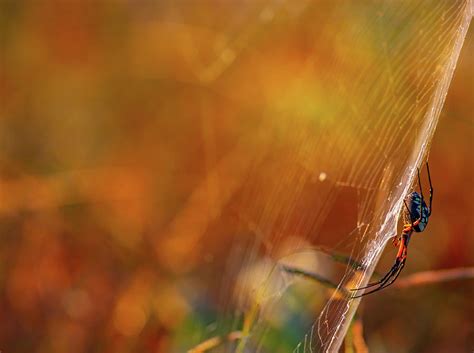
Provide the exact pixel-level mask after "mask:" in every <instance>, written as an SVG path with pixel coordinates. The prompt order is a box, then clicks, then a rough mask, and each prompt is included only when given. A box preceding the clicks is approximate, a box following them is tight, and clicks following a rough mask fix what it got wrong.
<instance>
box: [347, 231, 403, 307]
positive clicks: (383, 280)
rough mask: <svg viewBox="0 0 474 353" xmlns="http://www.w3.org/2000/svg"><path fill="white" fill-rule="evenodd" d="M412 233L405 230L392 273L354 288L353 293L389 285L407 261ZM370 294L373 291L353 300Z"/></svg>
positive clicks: (389, 272)
mask: <svg viewBox="0 0 474 353" xmlns="http://www.w3.org/2000/svg"><path fill="white" fill-rule="evenodd" d="M411 233H412V230H411V229H410V230H407V232H406V233H405V230H404V232H403V233H402V241H401V243H400V247H399V249H398V254H397V259H396V260H395V264H394V265H393V266H392V268H391V269H390V271H388V272H387V274H386V275H385V276H383V277H382V278H381V279H380V280H379V281H377V282H373V283H369V284H368V285H366V286H364V287H359V288H353V289H351V291H359V290H362V289H367V288H370V287H373V286H376V285H380V287H383V286H384V285H385V284H386V283H387V281H389V280H390V278H391V277H392V276H393V275H394V274H395V273H396V272H397V271H398V268H399V267H398V266H400V263H402V262H403V263H405V260H406V258H407V248H408V242H409V241H410V237H411ZM398 274H399V273H398ZM398 274H397V275H396V276H397V277H398ZM369 293H372V291H370V292H367V293H364V294H362V295H360V296H355V297H353V298H358V297H361V296H363V295H365V294H369Z"/></svg>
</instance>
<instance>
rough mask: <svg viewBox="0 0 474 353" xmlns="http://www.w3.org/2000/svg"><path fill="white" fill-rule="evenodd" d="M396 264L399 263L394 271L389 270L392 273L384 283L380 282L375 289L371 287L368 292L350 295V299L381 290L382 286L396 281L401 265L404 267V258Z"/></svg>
mask: <svg viewBox="0 0 474 353" xmlns="http://www.w3.org/2000/svg"><path fill="white" fill-rule="evenodd" d="M398 264H399V265H398V267H397V269H396V271H395V272H392V271H390V272H392V275H391V276H390V277H389V278H387V279H386V280H385V282H384V283H382V284H380V286H379V287H377V288H375V289H373V290H370V291H368V292H365V293H362V294H359V295H356V296H352V299H355V298H360V297H363V296H366V295H368V294H371V293H375V292H378V291H379V290H382V289H384V288H387V287H388V286H390V285H391V284H393V282H395V281H396V279H397V278H398V276H399V275H400V273H401V272H402V269H403V267H405V259H403V260H401V261H400V262H399V263H398ZM392 277H393V278H392ZM390 278H392V280H390ZM389 280H390V282H389Z"/></svg>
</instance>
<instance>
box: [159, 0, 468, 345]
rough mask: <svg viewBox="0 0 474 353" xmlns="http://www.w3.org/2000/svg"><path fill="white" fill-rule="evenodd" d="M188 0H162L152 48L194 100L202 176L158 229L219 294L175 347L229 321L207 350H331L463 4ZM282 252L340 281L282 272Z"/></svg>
mask: <svg viewBox="0 0 474 353" xmlns="http://www.w3.org/2000/svg"><path fill="white" fill-rule="evenodd" d="M187 4H188V3H187V2H182V3H180V2H177V3H175V4H173V5H165V4H164V5H162V6H163V9H161V13H162V14H163V19H162V20H161V21H160V24H159V26H160V27H161V31H160V32H161V33H162V35H163V38H161V39H163V41H164V42H166V44H163V45H164V46H165V48H166V49H167V50H165V51H163V52H164V53H167V54H166V55H164V56H163V57H161V58H160V60H161V61H162V62H163V65H164V67H166V68H168V70H166V72H167V75H168V76H167V77H165V80H166V82H168V83H169V86H170V87H173V88H175V87H176V86H179V87H185V89H186V90H187V91H186V92H187V96H185V98H184V99H187V100H186V101H184V102H189V101H192V102H193V103H196V102H197V103H196V106H197V107H199V111H198V112H197V113H196V114H197V115H198V116H199V121H200V124H201V125H200V126H199V129H198V130H199V133H200V134H201V136H202V151H201V152H200V153H201V154H202V158H203V160H204V164H205V169H206V173H205V174H204V176H203V177H202V179H201V180H200V181H199V182H198V184H197V186H196V187H195V189H194V190H193V191H192V192H191V193H190V195H189V199H188V201H187V203H186V205H185V207H184V208H183V209H181V210H180V211H179V212H178V213H177V215H176V217H175V219H174V220H173V221H172V222H171V225H170V226H169V229H168V230H167V232H166V234H165V237H164V239H165V240H164V241H165V242H166V241H167V240H166V239H168V241H173V242H175V243H176V244H178V243H179V244H192V246H196V247H199V248H200V249H201V254H202V258H201V259H198V260H197V261H198V262H199V263H200V268H201V270H200V271H198V272H197V273H196V274H195V276H194V280H195V281H198V282H199V283H200V287H201V288H202V291H201V293H200V295H201V296H202V297H205V298H207V299H208V300H209V298H212V299H214V301H215V302H217V303H218V304H217V305H215V306H214V305H211V304H208V305H210V306H212V309H210V311H212V312H213V313H214V314H213V315H211V319H210V321H211V322H212V324H211V325H209V326H207V327H206V328H205V329H203V330H201V331H200V332H198V333H196V332H194V333H193V335H190V337H191V338H190V339H189V341H188V345H189V346H187V348H189V347H192V346H194V345H196V344H198V343H199V342H202V341H204V340H206V339H208V338H210V337H215V336H218V335H225V334H226V333H228V332H234V331H239V332H240V333H241V335H242V339H240V340H239V341H238V343H235V342H234V343H229V344H227V345H223V346H221V347H220V349H221V350H225V351H237V352H254V351H259V352H266V351H277V347H278V351H282V352H284V351H296V352H302V353H306V352H322V351H327V352H335V351H338V349H339V347H340V345H341V343H342V340H343V338H344V335H345V333H346V331H347V329H348V326H349V324H350V322H351V319H352V316H353V315H354V312H355V310H356V309H357V305H358V303H359V300H349V295H348V294H347V291H345V289H348V288H354V287H358V286H364V285H365V284H366V283H367V282H368V280H369V278H370V277H371V275H372V273H373V270H374V267H375V265H376V264H377V261H378V259H379V258H380V256H381V254H382V251H383V249H384V247H385V244H386V243H387V240H389V239H390V238H391V237H393V236H394V235H395V234H397V224H398V219H399V214H400V211H401V207H402V205H403V198H404V196H405V195H406V194H407V193H408V192H409V190H410V188H411V186H412V183H413V180H414V178H415V176H416V168H417V167H421V166H422V165H423V162H424V161H425V160H427V155H428V153H429V147H430V142H431V139H432V137H433V134H434V131H435V128H436V124H437V121H438V117H439V115H440V111H441V108H442V105H443V102H444V99H445V96H446V93H447V89H448V86H449V83H450V80H451V77H452V75H453V71H454V68H455V64H456V61H457V58H458V56H459V53H460V49H461V47H462V44H463V40H464V37H465V34H466V31H467V28H468V26H469V23H470V20H471V17H472V12H473V4H472V2H471V1H469V0H459V1H446V2H445V1H434V0H423V1H388V0H387V1H380V2H370V1H366V2H346V1H343V2H337V3H334V4H332V3H331V2H328V1H297V2H294V1H285V0H280V1H276V0H274V1H268V0H267V1H263V0H262V1H252V2H225V1H207V2H202V3H200V4H199V6H188V5H187ZM174 67H175V68H178V67H179V70H172V68H174ZM170 68H171V69H170ZM183 68H184V69H183ZM164 72H165V70H164ZM175 103H178V102H175ZM183 104H186V103H183ZM171 106H173V105H172V104H171ZM175 106H176V105H175ZM172 114H174V115H175V116H176V117H177V119H181V121H183V124H186V123H187V124H195V122H194V121H193V119H194V117H187V116H183V114H182V112H180V111H179V110H174V111H173V112H172ZM433 179H435V178H433ZM170 239H171V240H170ZM223 239H224V240H223ZM223 244H224V245H223ZM308 249H313V250H308ZM337 252H341V253H344V254H345V255H346V256H347V257H348V258H349V259H350V260H351V261H350V263H349V264H346V265H341V264H337V263H335V262H334V261H332V260H331V259H330V256H328V254H334V253H337ZM354 263H356V264H357V265H354ZM283 264H285V265H287V264H291V265H297V266H301V267H304V268H305V269H307V270H308V271H312V272H314V273H318V274H320V275H321V276H322V277H324V278H331V280H330V281H329V282H331V281H332V282H334V283H336V284H337V287H338V288H340V290H334V289H327V288H324V287H321V288H316V289H315V288H314V286H311V285H308V284H305V283H300V284H299V285H298V284H295V282H296V280H295V277H294V276H291V275H290V274H288V273H285V271H283V270H282V265H283ZM298 282H299V281H298ZM308 293H310V294H308ZM295 298H296V299H298V303H297V304H295ZM302 298H304V299H305V300H301V299H302ZM209 301H211V300H209ZM193 310H195V311H196V312H197V311H199V308H198V304H196V307H195V308H193ZM291 330H294V331H296V333H294V334H292V335H290V334H288V332H289V331H291ZM293 337H298V338H297V340H296V341H295V339H294V338H293ZM275 342H276V343H275Z"/></svg>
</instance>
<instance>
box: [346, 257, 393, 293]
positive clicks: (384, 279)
mask: <svg viewBox="0 0 474 353" xmlns="http://www.w3.org/2000/svg"><path fill="white" fill-rule="evenodd" d="M397 267H398V261H396V262H395V264H394V265H393V266H392V268H391V269H390V271H388V272H387V273H386V274H385V276H383V277H382V278H381V279H380V280H379V281H377V282H372V283H369V284H368V285H366V286H364V287H359V288H352V289H351V291H359V290H362V289H366V288H370V287H373V286H377V285H383V284H384V283H385V282H386V281H387V280H388V279H389V278H390V277H391V276H392V275H393V273H394V272H396V270H397Z"/></svg>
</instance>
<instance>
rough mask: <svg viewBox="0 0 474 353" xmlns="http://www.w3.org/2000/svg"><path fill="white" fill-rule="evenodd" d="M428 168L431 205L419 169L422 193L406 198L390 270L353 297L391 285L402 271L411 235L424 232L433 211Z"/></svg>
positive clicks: (356, 289)
mask: <svg viewBox="0 0 474 353" xmlns="http://www.w3.org/2000/svg"><path fill="white" fill-rule="evenodd" d="M426 169H427V171H428V180H429V182H430V206H429V207H428V206H427V205H426V203H425V200H424V199H423V189H422V187H421V179H420V170H419V169H418V185H419V187H420V193H418V192H416V191H414V192H412V193H410V194H408V195H407V197H406V198H405V200H404V204H405V211H404V212H403V220H404V222H405V224H404V226H403V230H402V234H401V235H400V236H399V237H395V238H394V239H393V244H394V245H395V246H398V247H399V248H398V253H397V257H396V259H395V263H394V264H393V266H392V268H391V269H390V271H388V272H387V274H386V275H385V276H383V277H382V279H381V280H380V281H377V282H373V283H369V284H368V285H366V286H364V287H360V288H355V289H352V290H353V291H359V290H361V289H366V288H370V287H375V289H372V290H370V291H368V292H365V293H362V294H359V295H354V296H352V298H359V297H363V296H364V295H367V294H370V293H374V292H377V291H379V290H381V289H383V288H385V287H388V286H389V285H391V284H392V283H393V282H395V280H396V279H397V278H398V276H399V275H400V272H402V269H403V267H404V266H405V262H406V259H407V253H408V252H407V250H408V243H409V242H410V238H411V235H412V234H413V232H417V233H419V232H422V231H423V230H424V229H425V228H426V226H427V225H428V219H429V217H430V215H431V211H432V207H431V206H432V201H433V186H432V185H431V176H430V168H429V166H428V163H426Z"/></svg>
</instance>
